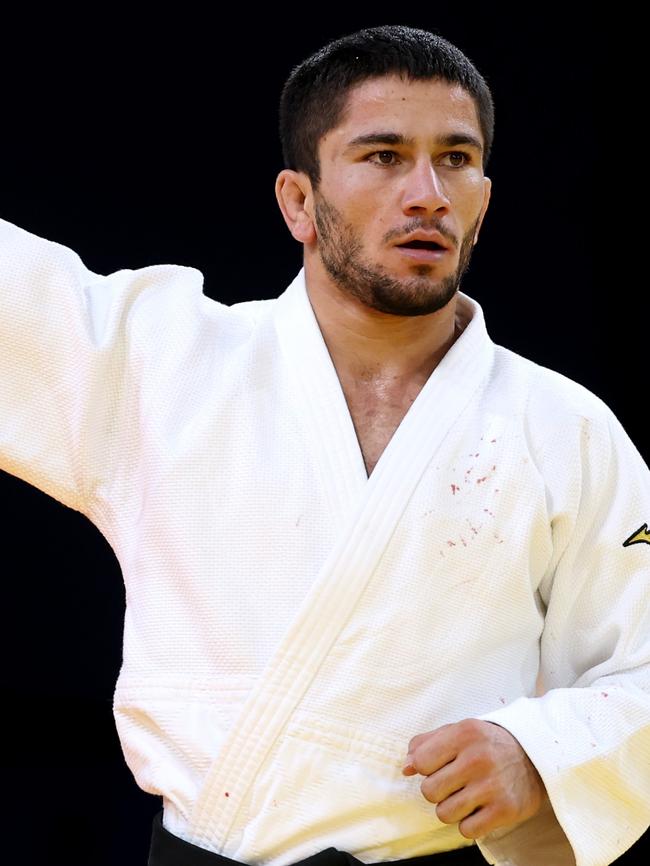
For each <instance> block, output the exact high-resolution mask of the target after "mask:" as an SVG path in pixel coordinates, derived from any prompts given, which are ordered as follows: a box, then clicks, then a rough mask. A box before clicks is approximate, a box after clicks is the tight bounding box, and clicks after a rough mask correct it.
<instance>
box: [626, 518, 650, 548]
mask: <svg viewBox="0 0 650 866" xmlns="http://www.w3.org/2000/svg"><path fill="white" fill-rule="evenodd" d="M630 544H650V532H648V524H647V523H644V524H643V526H642V527H641V528H640V529H637V531H636V532H633V533H632V535H630V537H629V538H626V539H625V541H624V542H623V547H629V546H630Z"/></svg>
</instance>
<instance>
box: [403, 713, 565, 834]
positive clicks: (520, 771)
mask: <svg viewBox="0 0 650 866" xmlns="http://www.w3.org/2000/svg"><path fill="white" fill-rule="evenodd" d="M408 752H409V754H408V755H407V761H406V764H405V766H404V768H403V770H402V773H403V774H404V775H405V776H413V775H414V774H415V773H420V774H421V775H423V776H426V778H425V779H424V781H423V782H422V784H421V785H420V789H421V791H422V793H423V794H424V797H425V799H427V800H429V801H430V802H431V803H437V804H438V807H437V809H436V814H437V816H438V818H439V819H440V820H441V821H442V822H443V823H444V824H455V823H457V822H460V823H459V824H458V830H459V832H460V833H461V835H463V836H465V837H466V838H467V839H477V838H479V837H481V836H485V835H487V834H488V833H491V832H492V831H493V830H496V829H498V828H499V827H505V826H508V825H510V824H518V823H520V822H521V821H525V820H527V819H528V818H531V817H532V816H533V815H535V814H536V813H537V812H538V811H539V810H540V809H541V807H542V804H543V803H544V799H545V797H547V796H548V794H547V792H546V788H545V787H544V783H543V781H542V777H541V776H540V774H539V772H538V771H537V769H536V767H535V765H534V764H533V763H532V761H531V760H530V758H529V757H528V755H527V754H526V752H524V750H523V749H522V747H521V746H520V745H519V742H518V741H517V740H516V739H515V738H514V737H513V736H512V734H511V733H510V732H509V731H507V730H506V729H505V728H502V727H501V726H500V725H497V724H496V723H494V722H486V721H484V720H483V719H463V721H462V722H455V723H454V724H450V725H442V727H440V728H437V729H436V730H435V731H431V732H429V733H427V734H418V736H417V737H413V739H412V740H411V741H410V742H409V747H408Z"/></svg>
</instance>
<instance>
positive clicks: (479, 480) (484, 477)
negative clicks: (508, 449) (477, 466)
mask: <svg viewBox="0 0 650 866" xmlns="http://www.w3.org/2000/svg"><path fill="white" fill-rule="evenodd" d="M487 478H488V477H487V475H484V476H483V478H477V479H476V483H477V484H482V483H483V482H484V481H487Z"/></svg>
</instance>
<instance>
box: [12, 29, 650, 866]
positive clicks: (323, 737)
mask: <svg viewBox="0 0 650 866" xmlns="http://www.w3.org/2000/svg"><path fill="white" fill-rule="evenodd" d="M493 125H494V115H493V103H492V97H491V94H490V91H489V88H488V86H487V84H486V82H485V81H484V79H483V77H482V76H481V75H480V73H479V72H478V71H477V70H476V69H475V67H474V66H473V64H472V63H471V61H470V60H469V59H468V58H467V57H465V55H464V54H462V52H461V51H460V50H459V49H458V48H456V47H455V46H453V45H451V44H450V43H449V42H447V41H446V40H444V39H442V38H441V37H439V36H437V35H434V34H431V33H428V32H426V31H420V30H414V29H411V28H406V27H396V26H395V27H393V26H390V27H381V28H371V29H369V30H366V31H360V32H359V33H356V34H351V35H349V36H347V37H343V38H342V39H340V40H336V41H335V42H333V43H330V44H329V45H328V46H325V47H324V48H323V49H321V50H320V51H319V52H316V54H314V55H313V56H312V57H310V58H308V59H307V60H305V61H304V62H303V63H302V64H300V65H299V66H298V67H296V68H295V69H294V70H293V71H292V73H291V75H290V77H289V79H288V81H287V83H286V84H285V87H284V89H283V93H282V98H281V104H280V131H281V139H282V145H283V153H284V158H285V168H284V169H283V170H282V171H280V173H279V175H278V177H277V180H276V185H275V192H276V196H277V201H278V205H279V207H280V209H281V212H282V215H283V217H284V219H285V221H286V224H287V226H288V229H289V231H290V232H291V234H292V235H293V237H294V238H295V239H296V240H297V241H298V242H299V243H300V244H302V245H303V249H304V259H303V267H302V268H301V269H300V271H299V273H298V274H297V275H296V277H295V279H294V280H293V281H292V282H291V284H290V285H289V286H288V287H287V289H286V291H284V292H283V293H282V294H281V295H280V297H278V298H276V299H273V300H260V301H248V302H245V303H240V304H235V305H233V306H230V307H228V306H225V305H224V304H221V303H219V302H217V301H213V300H211V299H209V298H207V297H206V296H205V295H204V294H203V278H202V274H201V273H200V272H199V271H197V270H196V269H194V268H188V267H181V266H176V265H157V266H151V267H145V268H140V269H137V270H120V271H117V272H115V273H112V274H109V275H100V274H96V273H94V272H92V271H90V270H89V269H88V268H87V267H86V266H85V265H84V263H83V262H82V261H81V259H80V257H79V256H78V255H77V254H76V253H75V252H74V251H72V250H71V249H69V248H67V247H65V246H62V245H60V244H56V243H53V242H50V241H47V240H44V239H42V238H39V237H37V236H35V235H33V234H31V233H30V232H29V231H27V230H25V229H22V228H18V227H16V226H14V225H12V224H11V223H8V222H6V221H2V222H1V223H0V277H1V280H2V284H1V290H0V347H1V348H0V352H1V353H2V367H1V373H0V466H1V467H2V468H3V469H5V470H6V471H8V472H11V473H13V474H14V475H16V476H18V477H21V478H23V479H25V480H26V481H28V482H29V483H31V484H33V485H35V486H36V487H38V488H40V489H41V490H44V491H45V492H47V493H48V494H50V495H51V496H53V497H55V498H56V499H57V500H59V501H60V502H62V503H64V504H65V505H67V506H68V507H70V508H74V509H76V510H78V511H80V512H81V513H83V514H85V515H86V516H87V517H88V519H90V520H91V521H92V522H93V523H94V524H95V525H96V526H97V527H98V528H99V529H100V531H101V532H102V533H103V534H104V535H105V537H106V538H107V539H108V540H109V542H110V544H111V546H112V547H113V549H114V551H115V553H116V556H117V558H118V560H119V562H120V565H121V568H122V572H123V576H124V582H125V589H126V613H125V624H124V654H123V663H122V667H121V670H120V674H119V678H118V681H117V684H116V689H115V698H114V715H115V720H116V725H117V730H118V733H119V736H120V740H121V744H122V747H123V751H124V756H125V760H126V762H127V764H128V766H129V767H130V769H131V770H132V772H133V775H134V778H135V780H136V782H137V784H138V785H139V786H140V787H141V788H142V789H143V790H144V791H148V792H150V793H151V794H154V795H157V796H160V797H162V805H163V811H162V812H161V813H160V815H159V820H158V826H157V830H156V831H155V833H156V835H155V840H154V842H153V843H152V855H151V857H152V859H151V860H150V863H151V864H152V866H158V864H159V863H162V862H163V859H162V855H159V852H160V851H166V852H167V853H166V854H164V856H165V857H167V858H168V859H166V860H165V861H164V862H171V861H170V859H169V857H170V856H172V857H173V856H175V855H174V854H171V855H170V853H169V852H176V851H178V852H179V853H178V858H177V860H174V862H178V863H181V861H182V862H183V863H184V864H186V863H191V862H193V861H192V856H193V854H192V852H195V853H196V851H197V849H200V852H201V853H202V854H206V853H207V852H211V853H212V854H213V855H214V862H215V863H224V862H226V863H227V862H228V861H229V860H234V861H237V862H238V863H247V864H265V866H288V864H293V863H297V862H299V861H300V860H302V859H306V858H309V857H311V856H312V855H315V854H318V853H319V852H322V851H326V850H328V849H332V848H335V849H337V850H338V851H341V852H347V853H348V854H350V855H352V856H353V857H355V858H357V859H358V860H359V861H361V862H362V863H379V862H387V861H401V860H407V859H411V858H414V857H418V856H422V855H433V856H432V858H431V863H432V866H433V864H437V863H440V864H446V863H447V862H451V860H449V859H448V858H447V857H446V855H445V853H444V852H456V850H457V849H461V848H467V851H466V852H465V853H464V854H463V853H458V854H457V855H456V856H457V857H458V859H454V861H453V862H458V864H462V863H475V862H481V861H484V860H486V861H487V862H489V863H492V864H503V866H506V864H511V866H512V864H514V866H569V864H577V866H606V864H609V863H611V862H612V861H613V860H614V859H615V858H616V857H618V856H620V854H622V853H623V852H624V851H625V850H626V849H627V848H629V847H630V846H631V845H632V844H633V843H634V842H635V841H636V840H637V839H638V838H639V837H640V836H641V835H642V834H643V832H644V831H645V830H646V828H647V827H648V825H649V823H650V806H649V804H650V768H649V763H650V762H649V760H648V758H649V757H650V625H649V617H650V604H649V603H648V602H649V600H650V593H649V588H650V544H648V531H647V529H648V521H650V470H649V469H648V467H647V465H646V464H645V463H644V461H643V459H642V457H641V455H640V454H639V452H638V450H637V449H636V447H635V445H634V444H633V443H632V441H631V440H630V438H629V436H628V435H627V433H626V431H625V430H624V429H623V427H622V426H621V424H620V422H619V421H618V419H617V418H616V417H615V415H614V414H613V412H612V411H611V410H610V409H609V408H608V407H607V406H606V405H605V404H604V403H603V402H602V401H601V400H600V399H599V398H598V397H597V396H596V395H594V394H592V393H591V392H590V391H588V390H587V389H586V388H584V387H583V386H581V385H580V384H578V383H576V382H574V381H572V380H570V379H568V378H567V377H565V376H563V375H561V374H560V373H558V372H555V371H553V370H550V369H548V368H545V367H542V366H540V365H538V364H536V363H534V362H533V361H531V360H528V359H526V358H524V357H522V356H520V355H518V354H516V353H514V352H512V351H511V350H509V349H507V348H505V347H503V346H500V345H497V344H495V343H494V342H493V341H492V340H491V339H490V337H489V335H488V332H487V328H486V323H485V319H484V315H483V310H482V308H481V305H480V304H479V303H478V301H477V300H475V299H473V298H471V297H469V296H468V295H466V294H465V293H463V292H462V291H461V290H460V283H461V280H462V276H463V274H464V273H465V271H466V270H467V267H468V265H469V262H470V258H471V254H472V251H473V248H474V246H475V245H476V244H477V242H478V240H479V236H480V231H481V226H482V224H483V222H484V219H485V218H486V213H487V210H488V205H489V202H490V193H491V185H492V184H491V180H490V179H489V177H487V176H486V175H485V169H486V167H487V163H488V159H489V154H490V149H491V144H492V136H493ZM459 612H461V614H462V615H459ZM165 846H167V847H165ZM174 846H177V847H174ZM449 856H450V857H452V856H454V855H449ZM463 856H466V858H467V859H460V858H461V857H463ZM157 858H159V859H157ZM184 858H185V859H184ZM443 858H444V859H443ZM196 862H201V863H203V862H205V861H204V860H200V861H199V860H198V859H197V860H196ZM210 862H212V860H210Z"/></svg>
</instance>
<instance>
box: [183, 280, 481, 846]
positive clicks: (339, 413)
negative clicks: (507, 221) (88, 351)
mask: <svg viewBox="0 0 650 866" xmlns="http://www.w3.org/2000/svg"><path fill="white" fill-rule="evenodd" d="M459 311H460V312H461V313H465V314H466V315H467V317H469V316H472V318H471V321H469V323H468V324H467V326H466V328H465V330H464V331H463V333H462V334H461V336H460V337H459V338H458V339H457V340H456V342H455V343H454V344H453V346H452V347H451V349H449V351H448V352H447V354H446V355H445V356H444V358H443V359H442V360H441V362H440V363H439V364H438V366H437V367H436V369H435V370H434V371H433V373H432V374H431V376H430V377H429V379H428V381H427V382H426V383H425V385H424V387H423V388H422V390H421V391H420V393H419V394H418V396H417V398H416V399H415V401H414V402H413V404H412V405H411V407H410V409H409V411H408V412H407V413H406V415H405V417H404V419H403V420H402V422H401V424H400V426H399V427H398V428H397V430H396V431H395V433H394V435H393V437H392V439H391V440H390V442H389V444H388V446H387V447H386V449H385V450H384V452H383V454H382V455H381V457H380V459H379V461H378V462H377V465H376V466H375V468H374V470H373V472H372V473H371V475H370V478H368V477H367V474H366V470H365V465H364V461H363V456H362V453H361V449H360V446H359V442H358V440H357V437H356V432H355V429H354V424H353V422H352V418H351V416H350V413H349V410H348V407H347V403H346V400H345V396H344V394H343V390H342V388H341V385H340V382H339V379H338V376H337V373H336V369H335V367H334V365H333V363H332V360H331V358H330V355H329V352H328V350H327V346H326V344H325V342H324V340H323V337H322V334H321V331H320V328H319V326H318V322H317V320H316V317H315V315H314V312H313V309H312V306H311V303H310V301H309V296H308V294H307V291H306V286H305V277H304V269H301V271H300V272H299V274H298V275H297V276H296V278H295V279H294V280H293V282H292V283H291V284H290V286H289V287H288V288H287V290H286V291H285V292H284V293H283V294H282V295H281V296H280V297H279V298H278V299H277V301H276V305H275V326H276V332H277V338H278V342H279V346H280V349H281V351H282V353H283V356H284V358H285V360H286V363H287V367H288V369H289V370H290V373H291V376H292V382H293V388H294V389H295V406H296V413H297V414H298V415H299V416H300V418H301V419H302V423H303V424H304V427H305V435H306V436H308V437H309V441H311V442H312V443H313V453H314V460H315V461H320V469H321V480H322V484H323V488H324V490H325V491H326V494H327V498H328V501H329V504H330V508H331V511H330V518H331V519H332V520H334V521H336V525H337V528H338V541H337V543H336V544H335V546H334V548H333V549H332V550H331V552H330V555H329V556H328V558H327V560H326V561H325V562H324V563H323V565H322V567H321V569H320V571H319V573H318V575H317V576H316V578H315V580H314V582H313V584H312V586H311V588H310V591H309V592H308V594H307V596H306V597H305V599H304V600H303V603H302V604H301V606H300V608H299V609H298V612H297V614H296V616H295V617H294V619H293V621H292V622H291V624H290V626H289V628H288V629H287V631H286V633H285V635H284V637H283V639H282V641H281V642H280V644H279V646H278V647H277V649H276V651H275V653H274V654H273V657H272V658H271V659H269V661H268V663H267V665H266V667H265V669H264V671H263V672H262V675H261V676H260V678H259V680H258V682H257V683H256V685H255V686H254V688H253V689H252V691H251V693H250V694H249V696H248V698H247V700H246V701H245V703H244V705H243V707H242V709H241V711H240V713H239V715H238V717H237V718H236V719H235V722H234V723H233V725H232V728H231V730H230V731H229V733H228V735H227V737H226V738H225V740H224V741H223V743H222V746H221V748H220V749H219V752H218V754H217V755H216V756H215V758H214V760H213V762H212V764H211V766H210V769H209V770H208V773H207V775H206V779H205V782H204V785H203V788H202V790H201V793H200V795H199V797H198V799H197V802H196V804H195V807H194V809H193V812H192V815H191V817H190V822H189V831H190V833H191V834H192V836H193V839H192V840H191V841H194V843H195V844H197V845H201V846H202V847H207V848H208V849H211V850H222V851H223V850H224V849H225V848H226V846H227V841H228V834H229V831H230V829H231V827H232V825H233V823H234V821H235V819H236V816H237V812H238V809H239V807H240V806H241V804H242V802H243V800H244V798H245V796H246V794H247V792H248V790H249V788H250V786H251V785H252V784H253V783H254V780H255V777H256V775H257V772H258V769H259V767H260V766H261V764H262V763H263V762H264V760H265V758H266V756H267V755H268V753H269V751H270V750H271V748H272V746H273V743H274V742H275V740H276V739H277V737H278V735H279V734H280V733H281V731H282V729H283V728H284V727H285V725H286V723H287V721H288V720H289V718H290V716H291V714H292V712H294V710H295V709H296V707H297V706H298V705H299V704H300V701H301V698H302V696H303V695H304V694H305V692H306V691H307V689H308V687H309V685H310V684H311V682H312V680H313V677H314V676H315V674H316V672H317V671H318V669H319V667H320V665H321V663H322V661H323V659H324V658H325V656H326V655H327V653H328V652H329V650H330V648H331V646H332V645H333V643H334V642H335V641H336V639H337V636H338V634H339V632H340V630H341V629H342V627H343V625H344V624H345V622H346V621H347V620H348V619H349V616H350V615H351V614H352V612H353V611H354V609H355V606H356V604H357V601H358V599H359V597H360V595H361V593H362V592H363V590H364V588H365V587H366V584H367V583H368V581H369V579H370V577H371V575H372V574H373V572H374V570H375V568H376V566H377V563H378V561H379V559H380V558H381V556H382V554H383V553H384V551H385V549H386V546H387V544H388V542H389V540H390V537H391V535H392V534H393V531H394V529H395V526H396V525H397V523H398V521H399V519H400V517H401V515H402V513H403V511H404V508H405V507H406V504H407V502H408V500H409V498H410V496H411V494H412V492H413V490H414V488H415V487H416V485H417V484H418V481H419V479H420V477H421V476H422V473H423V472H424V470H425V468H426V466H427V464H428V463H429V462H430V460H431V459H432V457H433V455H434V454H435V453H436V451H437V450H438V447H439V446H440V444H441V443H442V442H443V440H444V439H445V437H446V436H447V435H448V434H449V431H450V429H451V427H452V426H453V425H454V423H455V422H456V421H457V419H458V418H459V416H460V415H461V413H462V412H463V410H464V409H465V408H466V407H467V405H468V403H469V401H470V399H471V398H472V395H473V394H474V393H475V391H476V390H477V388H478V387H479V386H480V385H481V383H482V382H484V381H485V379H486V377H487V376H489V374H490V371H491V367H492V360H493V355H494V344H493V343H492V341H491V340H490V338H489V336H488V334H487V331H486V328H485V322H484V318H483V311H482V309H481V307H480V305H479V304H478V303H477V302H476V301H474V300H473V299H471V298H469V297H468V296H467V295H464V294H463V293H462V292H459Z"/></svg>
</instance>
